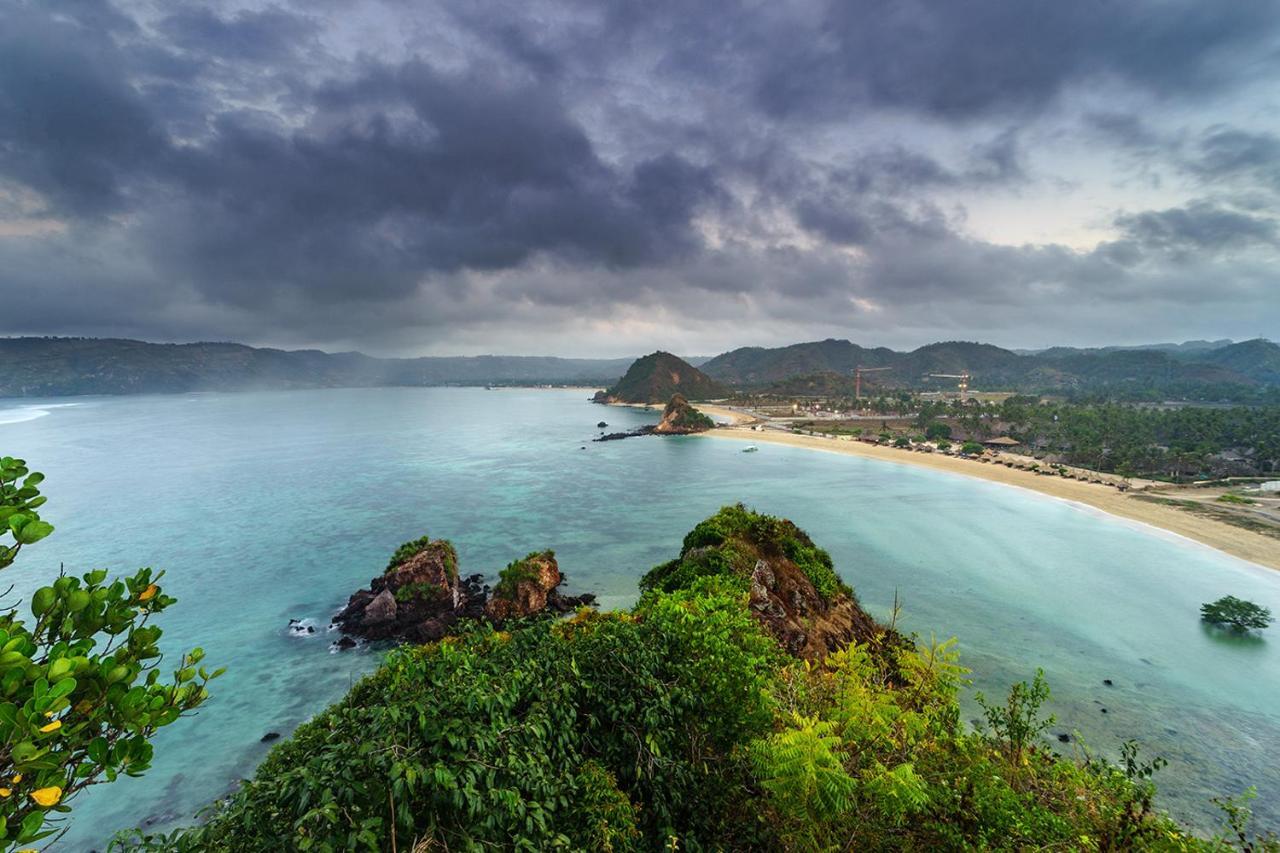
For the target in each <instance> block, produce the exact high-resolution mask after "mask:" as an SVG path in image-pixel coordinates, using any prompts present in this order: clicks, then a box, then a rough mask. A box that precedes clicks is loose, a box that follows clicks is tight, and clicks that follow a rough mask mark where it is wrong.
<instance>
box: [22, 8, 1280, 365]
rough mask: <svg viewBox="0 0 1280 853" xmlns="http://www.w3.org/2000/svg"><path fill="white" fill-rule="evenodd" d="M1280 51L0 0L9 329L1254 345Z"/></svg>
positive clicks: (921, 29)
mask: <svg viewBox="0 0 1280 853" xmlns="http://www.w3.org/2000/svg"><path fill="white" fill-rule="evenodd" d="M1277 79H1280V6H1278V5H1277V4H1275V3H1271V2H1253V0H1241V2H1238V3H1231V4H1217V5H1214V4H1208V5H1206V4H1203V3H1198V2H1189V1H1188V2H1184V0H1161V1H1160V2H1157V0H1150V2H1133V3H1126V4H1112V3H1095V2H1086V3H1076V4H1063V3H1048V2H1045V3H1040V2H1034V3H1026V4H1011V3H1006V2H1002V0H980V2H976V3H966V4H956V3H950V2H944V0H934V1H933V2H923V0H911V1H910V2H901V1H900V0H899V2H889V0H848V1H847V2H823V0H793V2H784V3H775V4H751V3H744V4H734V5H732V6H727V5H724V4H714V5H710V4H685V3H675V2H666V0H661V2H656V3H648V4H634V3H630V2H621V0H619V2H605V3H594V2H593V3H587V2H583V0H528V2H520V3H517V2H514V0H510V1H508V0H470V2H452V0H447V2H442V3H437V4H429V5H423V4H410V3H403V2H398V0H361V2H356V3H350V4H348V3H341V4H339V3H316V2H307V3H303V2H297V3H293V4H289V3H266V4H256V3H248V4H238V5H237V6H236V7H235V9H234V10H232V9H230V8H229V7H228V6H226V5H225V4H208V5H203V4H200V3H183V4H177V5H175V4H165V3H158V2H125V0H120V2H116V3H111V2H107V0H78V1H77V2H72V0H41V1H40V2H36V0H30V2H23V0H0V334H91V335H127V336H135V337H141V338H147V339H152V340H193V339H234V340H244V341H247V342H250V343H259V344H273V345H281V346H301V345H307V346H321V347H326V348H349V347H354V348H360V349H364V350H366V351H369V352H373V353H378V354H392V353H395V354H416V353H455V352H456V353H468V352H511V353H531V354H561V355H594V354H599V355H619V354H629V353H634V352H640V351H648V350H651V349H653V348H654V347H655V346H662V347H666V348H675V349H678V350H680V351H684V352H691V353H693V352H707V353H711V352H715V351H718V350H721V349H725V348H728V347H731V346H737V345H746V344H774V343H783V342H790V341H794V340H801V339H814V338H820V337H826V336H829V335H838V336H843V337H851V338H854V339H856V340H858V341H860V342H862V343H866V344H888V345H896V346H909V345H916V344H920V343H924V342H927V341H929V340H933V339H939V338H949V337H966V338H983V339H986V340H991V341H994V342H996V343H1002V344H1006V345H1035V344H1043V343H1079V344H1087V343H1100V342H1107V343H1125V342H1136V341H1138V340H1145V339H1147V338H1152V337H1160V338H1167V337H1178V336H1187V337H1223V336H1228V337H1230V336H1238V337H1251V336H1254V335H1257V334H1268V333H1269V334H1272V335H1274V334H1275V330H1276V329H1278V328H1280V283H1277V280H1276V274H1275V273H1273V272H1272V271H1273V270H1275V269H1277V268H1280V267H1277V263H1276V262H1277V261H1280V246H1278V245H1277V234H1278V231H1277V228H1278V227H1280V222H1278V221H1277V211H1280V123H1278V122H1277V119H1276V118H1274V117H1275V116H1278V115H1280V109H1277V107H1278V106H1280V105H1277V104H1276V103H1275V98H1276V95H1275V92H1274V88H1275V87H1274V83H1275V81H1276V80H1277ZM1049 318H1052V324H1051V327H1049V326H1047V324H1046V320H1048V319H1049Z"/></svg>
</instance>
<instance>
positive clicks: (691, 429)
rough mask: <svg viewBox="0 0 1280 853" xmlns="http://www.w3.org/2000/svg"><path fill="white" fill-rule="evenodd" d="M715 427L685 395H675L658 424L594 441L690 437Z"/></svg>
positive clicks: (614, 433) (601, 436) (608, 435)
mask: <svg viewBox="0 0 1280 853" xmlns="http://www.w3.org/2000/svg"><path fill="white" fill-rule="evenodd" d="M715 425H716V422H715V421H713V420H711V418H709V417H707V416H706V415H704V414H703V413H702V412H699V411H698V410H697V409H695V408H694V407H693V406H691V405H689V401H688V400H686V399H685V398H684V396H683V395H681V394H673V395H672V397H671V400H670V402H668V403H667V407H666V408H665V409H663V410H662V419H661V420H659V421H658V423H656V424H652V425H650V426H642V427H640V428H639V429H633V430H631V431H630V432H611V433H608V434H604V433H602V434H601V435H600V436H599V437H598V438H593V439H592V441H618V440H619V439H623V438H636V437H637V436H641V435H689V434H691V433H695V432H706V431H707V430H709V429H711V428H712V427H714V426H715Z"/></svg>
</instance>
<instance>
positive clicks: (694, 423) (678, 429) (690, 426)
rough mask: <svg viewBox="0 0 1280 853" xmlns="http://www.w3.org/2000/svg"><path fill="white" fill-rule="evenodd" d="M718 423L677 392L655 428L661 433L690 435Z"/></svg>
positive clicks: (654, 429) (704, 430)
mask: <svg viewBox="0 0 1280 853" xmlns="http://www.w3.org/2000/svg"><path fill="white" fill-rule="evenodd" d="M715 425H716V422H715V421H713V420H711V418H709V417H707V416H706V415H704V414H703V413H702V412H699V411H698V410H697V409H695V408H694V407H693V406H691V405H689V401H688V400H686V399H685V398H684V397H683V396H682V395H680V394H676V395H675V396H673V397H672V398H671V401H670V402H669V403H667V407H666V408H665V409H663V411H662V420H661V421H659V422H658V425H657V426H655V427H654V428H653V431H654V432H656V433H658V434H660V435H688V434H689V433H694V432H706V431H707V430H709V429H711V428H712V427H713V426H715Z"/></svg>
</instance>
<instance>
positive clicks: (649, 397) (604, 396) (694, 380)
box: [595, 352, 728, 403]
mask: <svg viewBox="0 0 1280 853" xmlns="http://www.w3.org/2000/svg"><path fill="white" fill-rule="evenodd" d="M727 393H728V392H727V390H726V389H725V388H724V387H723V386H721V385H720V384H719V383H718V382H716V381H715V380H713V379H711V378H710V377H708V376H707V375H706V374H705V373H703V372H702V371H701V370H698V368H696V367H694V366H693V365H691V364H689V363H688V362H687V361H685V360H684V359H682V358H679V357H677V356H674V355H672V354H671V353H669V352H655V353H651V354H649V355H646V356H645V357H644V358H638V359H636V360H635V362H633V363H632V365H631V367H629V368H628V369H627V372H626V375H624V376H623V377H622V378H621V379H619V380H618V381H617V383H616V384H615V385H613V387H611V388H609V389H608V390H606V391H601V392H600V393H598V394H596V396H595V401H596V402H597V403H661V402H663V401H665V400H670V399H671V398H672V397H673V396H674V395H676V394H680V395H682V396H683V397H685V398H686V399H688V400H709V399H712V398H715V397H723V396H725V394H727Z"/></svg>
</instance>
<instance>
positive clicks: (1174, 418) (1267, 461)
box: [816, 392, 1280, 481]
mask: <svg viewBox="0 0 1280 853" xmlns="http://www.w3.org/2000/svg"><path fill="white" fill-rule="evenodd" d="M865 407H866V408H867V409H869V410H870V411H872V412H876V413H879V414H881V415H882V416H883V417H884V418H885V419H886V420H898V421H900V422H901V429H903V430H906V431H907V432H908V433H909V434H910V435H912V436H913V437H917V438H929V439H942V438H952V439H954V438H956V437H963V438H964V439H968V440H983V439H988V438H993V437H996V436H1006V435H1007V436H1010V437H1012V438H1015V439H1017V440H1018V441H1019V442H1020V443H1021V444H1022V447H1023V448H1024V449H1029V450H1032V451H1034V452H1035V453H1036V454H1037V455H1042V456H1049V457H1052V460H1053V461H1056V462H1061V463H1065V464H1069V465H1078V466H1080V467H1084V468H1091V469H1094V470H1097V471H1105V472H1108V473H1116V474H1121V475H1124V476H1141V477H1150V478H1153V479H1169V480H1175V481H1184V480H1187V479H1194V478H1205V477H1223V476H1259V475H1261V476H1266V475H1271V474H1274V473H1276V472H1280V405H1271V406H1231V407H1218V406H1214V407H1209V406H1185V407H1163V406H1145V405H1138V404H1126V403H1115V402H1064V401H1044V402H1042V401H1041V400H1040V399H1039V398H1037V397H1027V396H1013V397H1009V398H1007V399H1005V400H1003V401H1002V402H999V403H993V402H987V403H984V402H981V401H979V400H977V399H970V400H967V401H963V402H962V401H959V400H938V399H922V398H919V397H916V396H913V395H911V394H908V393H906V392H900V393H898V394H895V395H894V396H892V397H889V396H879V397H876V398H874V399H872V400H869V401H867V402H866V403H865ZM862 423H863V424H864V425H863V426H862V427H851V428H850V431H854V430H858V429H861V431H862V432H861V433H859V434H862V433H872V432H875V431H879V428H878V427H876V429H875V430H873V429H872V425H873V424H874V422H872V424H866V422H865V421H864V422H862ZM816 426H823V427H825V428H827V429H828V430H829V431H830V430H831V429H832V424H831V423H830V422H828V423H826V424H822V423H819V424H816Z"/></svg>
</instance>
